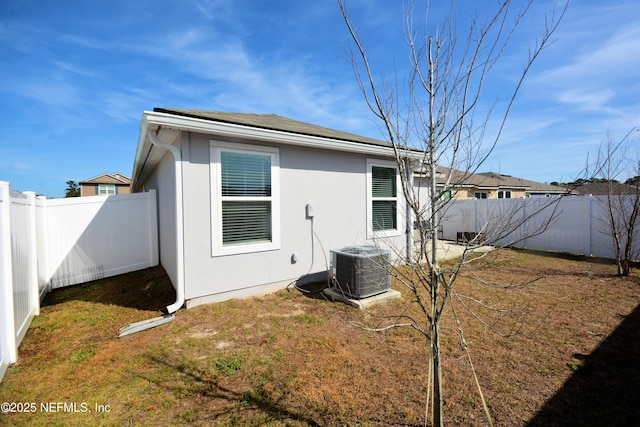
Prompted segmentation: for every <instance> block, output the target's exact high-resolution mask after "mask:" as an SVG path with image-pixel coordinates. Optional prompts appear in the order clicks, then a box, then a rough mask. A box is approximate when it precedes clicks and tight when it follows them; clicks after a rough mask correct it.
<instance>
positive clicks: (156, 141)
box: [119, 130, 184, 337]
mask: <svg viewBox="0 0 640 427" xmlns="http://www.w3.org/2000/svg"><path fill="white" fill-rule="evenodd" d="M148 135H149V140H150V141H151V143H152V144H153V145H155V146H156V147H158V148H163V149H165V150H168V151H170V152H171V154H172V155H173V159H174V161H175V183H176V188H175V190H176V203H175V206H176V280H177V282H178V283H176V284H175V285H176V301H175V302H174V303H173V304H171V305H169V306H167V314H165V315H163V316H158V317H154V318H153V319H148V320H143V321H141V322H136V323H130V324H128V325H127V326H125V327H123V328H121V329H120V334H119V336H121V337H123V336H125V335H130V334H133V333H136V332H141V331H144V330H146V329H150V328H154V327H156V326H160V325H162V324H164V323H168V322H170V321H172V320H173V319H175V317H176V315H175V312H176V311H177V310H178V309H179V308H181V307H182V306H183V305H184V247H183V236H184V228H183V215H182V212H183V199H182V155H181V153H180V150H179V149H178V148H177V147H176V146H174V145H172V144H169V143H166V142H164V141H162V140H161V139H160V138H159V137H158V135H157V134H156V131H155V130H151V131H149V132H148Z"/></svg>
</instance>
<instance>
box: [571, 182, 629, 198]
mask: <svg viewBox="0 0 640 427" xmlns="http://www.w3.org/2000/svg"><path fill="white" fill-rule="evenodd" d="M575 191H576V192H577V193H578V194H579V195H581V196H588V195H589V194H591V195H593V196H606V195H607V194H612V195H624V194H637V192H638V190H637V189H636V187H634V186H632V185H626V184H622V183H620V182H611V183H607V182H602V183H600V182H598V183H585V184H582V185H580V186H579V187H577V188H576V190H575Z"/></svg>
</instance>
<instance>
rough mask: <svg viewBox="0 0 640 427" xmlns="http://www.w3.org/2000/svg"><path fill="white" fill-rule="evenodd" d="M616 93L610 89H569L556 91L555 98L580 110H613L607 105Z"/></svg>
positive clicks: (608, 111)
mask: <svg viewBox="0 0 640 427" xmlns="http://www.w3.org/2000/svg"><path fill="white" fill-rule="evenodd" d="M615 95H616V92H615V91H613V90H612V89H601V90H586V89H570V90H565V91H561V92H559V93H558V96H557V99H558V101H560V102H561V103H563V104H572V105H575V106H577V107H578V109H580V110H590V111H601V112H607V113H610V112H613V110H612V108H611V107H609V106H608V104H609V101H611V100H612V99H613V98H614V97H615Z"/></svg>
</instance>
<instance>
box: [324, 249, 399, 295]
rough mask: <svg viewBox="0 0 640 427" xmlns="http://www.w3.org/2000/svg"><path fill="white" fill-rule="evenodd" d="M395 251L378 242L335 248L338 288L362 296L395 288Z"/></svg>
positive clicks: (334, 271) (333, 263) (334, 270)
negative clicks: (381, 247)
mask: <svg viewBox="0 0 640 427" xmlns="http://www.w3.org/2000/svg"><path fill="white" fill-rule="evenodd" d="M390 254H391V251H389V250H387V249H380V248H376V247H375V246H348V247H345V248H342V249H335V250H332V251H331V275H332V276H333V277H334V278H335V287H336V289H337V290H338V291H339V292H340V293H342V294H344V295H346V296H348V297H351V298H355V299H361V298H367V297H370V296H373V295H377V294H381V293H383V292H386V291H388V290H390V289H391V274H390V266H391V264H390V262H389V258H390Z"/></svg>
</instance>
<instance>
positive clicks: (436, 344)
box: [431, 322, 444, 427]
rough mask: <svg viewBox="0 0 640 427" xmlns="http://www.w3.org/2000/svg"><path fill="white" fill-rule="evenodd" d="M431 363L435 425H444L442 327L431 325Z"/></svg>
mask: <svg viewBox="0 0 640 427" xmlns="http://www.w3.org/2000/svg"><path fill="white" fill-rule="evenodd" d="M431 363H432V364H433V402H434V407H433V426H434V427H444V419H443V417H442V415H443V414H442V365H441V364H440V328H439V327H438V322H433V323H432V325H431Z"/></svg>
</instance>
